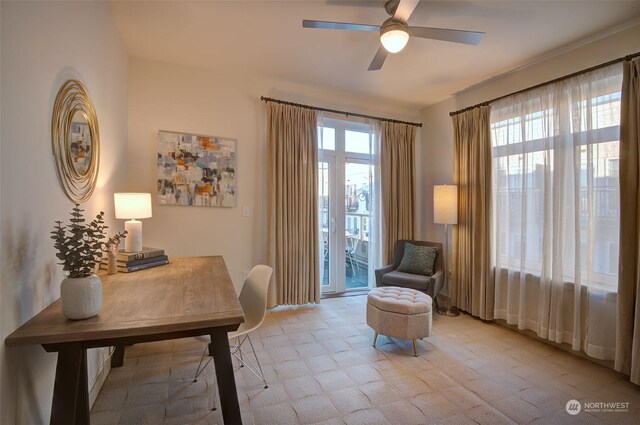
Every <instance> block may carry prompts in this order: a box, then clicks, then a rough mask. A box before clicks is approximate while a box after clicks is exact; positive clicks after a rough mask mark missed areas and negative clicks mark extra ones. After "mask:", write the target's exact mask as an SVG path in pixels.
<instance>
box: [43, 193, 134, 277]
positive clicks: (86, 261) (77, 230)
mask: <svg viewBox="0 0 640 425" xmlns="http://www.w3.org/2000/svg"><path fill="white" fill-rule="evenodd" d="M83 212H84V210H81V209H80V205H79V204H75V206H74V207H73V209H72V210H71V218H70V219H69V223H68V224H63V223H62V222H61V221H55V222H54V223H55V225H54V226H53V231H52V232H51V239H53V240H54V241H55V243H54V244H53V246H54V248H55V249H56V250H58V253H57V254H56V257H57V258H58V259H59V260H60V261H61V262H60V263H58V264H60V265H62V266H63V268H62V270H63V271H64V273H65V274H66V275H67V276H68V277H87V276H91V275H92V274H93V273H94V272H95V269H96V264H99V263H100V259H101V258H102V256H103V251H105V250H107V249H109V247H111V246H113V245H114V244H115V246H117V245H118V244H119V243H120V240H121V239H124V238H126V234H127V232H126V231H124V232H119V233H116V234H115V235H113V236H111V237H110V238H108V239H107V240H106V242H105V241H104V239H105V238H106V237H107V236H106V229H108V228H109V227H108V226H105V225H104V211H100V213H99V214H98V215H96V218H95V219H94V220H92V221H91V222H90V223H88V224H87V223H86V220H85V218H84V214H83Z"/></svg>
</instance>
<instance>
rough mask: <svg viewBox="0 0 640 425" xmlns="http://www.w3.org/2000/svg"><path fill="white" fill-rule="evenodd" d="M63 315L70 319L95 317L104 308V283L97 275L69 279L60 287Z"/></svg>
mask: <svg viewBox="0 0 640 425" xmlns="http://www.w3.org/2000/svg"><path fill="white" fill-rule="evenodd" d="M60 298H61V299H62V313H63V314H64V315H65V317H67V318H68V319H72V320H80V319H88V318H89V317H93V316H95V315H96V314H98V313H99V312H100V309H101V308H102V281H101V280H100V278H99V277H98V276H96V275H91V276H87V277H67V278H65V279H64V280H63V281H62V284H61V285H60Z"/></svg>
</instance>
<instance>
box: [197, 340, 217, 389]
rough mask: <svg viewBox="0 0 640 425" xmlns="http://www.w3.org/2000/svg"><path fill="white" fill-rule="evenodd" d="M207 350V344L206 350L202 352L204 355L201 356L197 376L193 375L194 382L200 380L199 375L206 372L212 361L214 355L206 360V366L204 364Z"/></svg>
mask: <svg viewBox="0 0 640 425" xmlns="http://www.w3.org/2000/svg"><path fill="white" fill-rule="evenodd" d="M207 350H208V347H207V346H205V347H204V351H203V352H202V357H200V363H198V368H197V369H196V376H194V377H193V382H198V376H200V375H201V374H202V372H204V370H205V369H206V367H207V365H208V364H209V363H211V359H212V358H213V357H209V358H208V359H207V361H206V362H205V364H204V366H202V362H203V360H204V357H205V355H206V354H207ZM200 366H202V368H200Z"/></svg>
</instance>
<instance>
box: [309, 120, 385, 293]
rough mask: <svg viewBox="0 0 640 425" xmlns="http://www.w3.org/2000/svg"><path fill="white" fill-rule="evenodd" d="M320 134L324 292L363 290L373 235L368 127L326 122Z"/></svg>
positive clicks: (319, 182) (366, 286)
mask: <svg viewBox="0 0 640 425" xmlns="http://www.w3.org/2000/svg"><path fill="white" fill-rule="evenodd" d="M318 134H319V138H320V143H319V147H320V155H319V158H320V159H319V161H318V193H319V205H320V222H321V230H320V231H321V233H322V234H321V237H320V238H319V239H320V243H321V245H322V246H321V249H320V255H321V258H320V264H321V265H322V267H321V280H322V290H323V292H345V291H350V290H358V289H366V288H368V287H369V283H370V282H369V275H370V273H369V271H370V270H369V264H370V261H369V238H370V237H372V236H373V235H371V234H370V232H371V230H372V229H371V226H370V223H371V205H370V203H371V199H372V197H371V190H372V187H373V186H372V178H373V175H372V167H371V162H370V153H369V149H370V141H369V129H368V125H366V124H362V123H356V122H351V121H343V120H327V119H325V120H324V121H323V122H322V126H321V127H320V128H319V129H318Z"/></svg>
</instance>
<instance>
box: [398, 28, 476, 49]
mask: <svg viewBox="0 0 640 425" xmlns="http://www.w3.org/2000/svg"><path fill="white" fill-rule="evenodd" d="M484 34H485V33H483V32H476V31H464V30H452V29H447V28H428V27H409V35H411V36H413V37H420V38H430V39H432V40H442V41H451V42H454V43H463V44H473V45H476V44H478V43H480V41H482V38H483V37H484Z"/></svg>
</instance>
